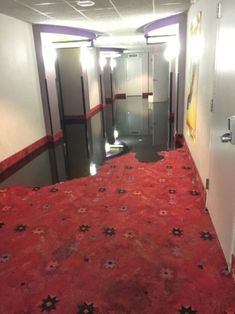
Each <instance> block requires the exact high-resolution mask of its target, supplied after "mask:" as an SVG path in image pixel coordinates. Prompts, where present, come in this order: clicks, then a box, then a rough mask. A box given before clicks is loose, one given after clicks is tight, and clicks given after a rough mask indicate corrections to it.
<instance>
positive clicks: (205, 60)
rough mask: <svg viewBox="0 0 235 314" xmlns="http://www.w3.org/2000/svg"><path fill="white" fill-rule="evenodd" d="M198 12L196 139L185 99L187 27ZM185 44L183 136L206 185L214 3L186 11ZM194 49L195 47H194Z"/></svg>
mask: <svg viewBox="0 0 235 314" xmlns="http://www.w3.org/2000/svg"><path fill="white" fill-rule="evenodd" d="M200 12H201V14H202V15H201V16H202V18H201V36H200V38H199V41H198V43H197V52H198V53H199V52H200V54H198V55H197V56H196V57H197V59H198V63H199V76H198V97H197V99H198V101H197V112H196V133H195V140H192V138H190V136H189V134H188V128H187V125H186V116H187V99H188V94H189V89H190V80H191V77H190V58H191V54H192V53H193V52H192V50H194V53H195V49H193V47H192V43H191V42H190V39H189V37H190V24H191V22H192V20H193V19H194V18H195V17H196V16H197V15H198V14H199V13H200ZM187 35H188V42H187V63H186V80H185V81H186V86H185V110H184V112H185V115H184V117H185V123H184V136H185V140H186V142H187V145H188V147H189V150H190V152H191V155H192V157H193V159H194V162H195V164H196V167H197V169H198V172H199V174H200V176H201V179H202V182H203V183H204V185H205V182H206V178H208V175H209V145H210V119H211V114H212V113H211V99H212V98H213V82H214V60H215V43H216V2H214V1H203V0H199V1H198V2H197V3H195V4H193V5H192V6H191V8H190V10H189V12H188V30H187ZM194 48H195V47H194Z"/></svg>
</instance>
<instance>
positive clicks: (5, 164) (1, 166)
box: [0, 131, 63, 176]
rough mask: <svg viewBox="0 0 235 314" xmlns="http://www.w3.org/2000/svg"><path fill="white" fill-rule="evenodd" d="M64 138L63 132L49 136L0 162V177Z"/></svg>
mask: <svg viewBox="0 0 235 314" xmlns="http://www.w3.org/2000/svg"><path fill="white" fill-rule="evenodd" d="M62 137H63V131H59V132H57V133H55V134H54V135H47V136H44V137H43V138H41V139H40V140H38V141H36V142H34V143H32V144H31V145H29V146H27V147H25V148H24V149H22V150H21V151H19V152H17V153H15V154H14V155H12V156H10V157H8V158H6V159H4V160H3V161H1V162H0V175H1V176H2V175H3V173H4V172H5V171H8V170H9V169H10V168H12V167H14V166H15V165H16V164H18V163H20V162H22V161H23V160H25V159H26V158H29V156H31V155H33V154H35V153H36V152H38V151H41V150H43V149H44V148H45V147H46V146H47V145H48V144H49V143H56V142H58V141H59V140H60V139H61V138H62Z"/></svg>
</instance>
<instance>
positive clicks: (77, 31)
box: [35, 24, 97, 39]
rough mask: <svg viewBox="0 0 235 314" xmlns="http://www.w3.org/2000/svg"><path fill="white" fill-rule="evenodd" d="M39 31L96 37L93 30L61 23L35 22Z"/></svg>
mask: <svg viewBox="0 0 235 314" xmlns="http://www.w3.org/2000/svg"><path fill="white" fill-rule="evenodd" d="M35 26H36V27H37V28H38V29H39V31H40V32H41V33H53V34H63V35H74V36H82V37H87V38H89V39H95V38H97V34H96V33H95V32H93V31H90V30H87V29H83V28H76V27H70V26H61V25H50V24H36V25H35Z"/></svg>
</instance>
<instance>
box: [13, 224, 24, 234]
mask: <svg viewBox="0 0 235 314" xmlns="http://www.w3.org/2000/svg"><path fill="white" fill-rule="evenodd" d="M26 229H27V225H22V224H21V225H17V226H16V227H15V231H16V232H23V231H25V230H26Z"/></svg>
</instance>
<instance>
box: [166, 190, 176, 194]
mask: <svg viewBox="0 0 235 314" xmlns="http://www.w3.org/2000/svg"><path fill="white" fill-rule="evenodd" d="M168 192H169V193H170V194H175V193H176V190H175V189H170V190H169V191H168Z"/></svg>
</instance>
